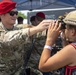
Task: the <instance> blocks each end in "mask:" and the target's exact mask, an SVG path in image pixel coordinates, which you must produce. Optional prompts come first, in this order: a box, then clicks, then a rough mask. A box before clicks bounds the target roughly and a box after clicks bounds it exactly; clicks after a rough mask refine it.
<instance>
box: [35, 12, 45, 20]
mask: <svg viewBox="0 0 76 75" xmlns="http://www.w3.org/2000/svg"><path fill="white" fill-rule="evenodd" d="M36 16H38V17H41V18H43V19H45V14H44V13H43V12H38V13H36Z"/></svg>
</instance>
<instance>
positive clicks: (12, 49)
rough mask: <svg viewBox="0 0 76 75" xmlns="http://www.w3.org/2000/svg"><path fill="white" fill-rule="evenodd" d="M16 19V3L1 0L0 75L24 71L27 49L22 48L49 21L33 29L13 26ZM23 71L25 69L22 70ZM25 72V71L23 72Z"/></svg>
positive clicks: (15, 74) (14, 74) (17, 74)
mask: <svg viewBox="0 0 76 75" xmlns="http://www.w3.org/2000/svg"><path fill="white" fill-rule="evenodd" d="M17 17H18V10H17V9H16V2H13V1H12V0H3V1H1V2H0V18H1V22H2V24H1V25H0V75H19V74H20V73H21V70H22V69H24V59H23V57H24V55H25V59H26V57H27V52H29V51H28V49H25V50H24V46H25V45H26V44H27V43H28V42H29V38H30V36H32V35H34V34H36V33H37V32H41V31H43V30H46V29H47V28H48V26H49V24H50V22H51V21H50V20H44V21H42V22H40V23H39V24H38V25H37V26H35V27H33V28H22V29H19V28H18V27H16V26H14V24H15V22H16V19H17ZM24 70H25V69H24ZM24 72H25V71H24Z"/></svg>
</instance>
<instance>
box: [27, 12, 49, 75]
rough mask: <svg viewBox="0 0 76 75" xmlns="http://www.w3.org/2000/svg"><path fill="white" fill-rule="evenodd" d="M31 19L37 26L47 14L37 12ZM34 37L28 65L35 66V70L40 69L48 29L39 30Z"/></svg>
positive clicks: (46, 74)
mask: <svg viewBox="0 0 76 75" xmlns="http://www.w3.org/2000/svg"><path fill="white" fill-rule="evenodd" d="M31 19H32V21H33V22H34V23H35V26H37V25H38V24H39V23H40V22H42V21H43V20H44V19H45V14H44V13H43V12H37V13H36V15H35V17H33V18H31ZM32 38H33V41H34V46H33V47H34V48H33V50H32V52H31V55H30V59H29V61H28V64H27V67H30V68H33V69H34V70H39V69H38V63H39V60H40V56H41V53H42V49H43V46H44V44H45V38H46V30H44V31H42V32H38V33H37V34H35V35H34V36H33V37H32ZM37 74H38V73H37ZM43 75H49V73H43Z"/></svg>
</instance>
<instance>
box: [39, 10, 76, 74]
mask: <svg viewBox="0 0 76 75" xmlns="http://www.w3.org/2000/svg"><path fill="white" fill-rule="evenodd" d="M63 21H64V23H65V29H64V31H63V30H61V26H62V24H61V23H60V24H58V21H52V22H51V24H50V25H49V28H48V33H47V38H46V43H45V46H44V48H43V52H42V55H41V58H40V62H39V69H40V70H41V71H42V72H49V71H54V70H57V69H59V68H62V67H64V69H62V70H61V74H60V75H76V11H75V10H74V11H71V12H70V13H68V14H67V15H66V17H65V18H64V19H63ZM61 32H62V35H63V36H62V40H63V41H65V42H68V43H67V44H66V45H65V46H64V47H63V48H62V49H61V50H60V51H58V52H57V53H56V54H54V55H53V56H51V52H52V46H53V44H54V42H55V40H56V39H57V37H58V35H59V34H60V33H61Z"/></svg>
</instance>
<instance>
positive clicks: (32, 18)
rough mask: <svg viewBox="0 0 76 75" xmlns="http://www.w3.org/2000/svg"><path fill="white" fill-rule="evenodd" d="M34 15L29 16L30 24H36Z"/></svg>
mask: <svg viewBox="0 0 76 75" xmlns="http://www.w3.org/2000/svg"><path fill="white" fill-rule="evenodd" d="M35 17H36V16H31V17H30V22H31V24H32V25H34V26H36V22H35Z"/></svg>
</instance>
